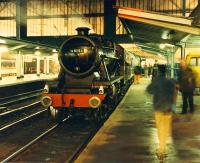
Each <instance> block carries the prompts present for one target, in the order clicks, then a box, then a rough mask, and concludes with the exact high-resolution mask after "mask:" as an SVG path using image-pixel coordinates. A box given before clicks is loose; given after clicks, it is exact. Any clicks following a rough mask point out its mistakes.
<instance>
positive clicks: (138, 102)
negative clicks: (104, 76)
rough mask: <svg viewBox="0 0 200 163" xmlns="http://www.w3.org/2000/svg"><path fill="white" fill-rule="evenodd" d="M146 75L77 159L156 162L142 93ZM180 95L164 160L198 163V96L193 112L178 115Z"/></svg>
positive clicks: (153, 133) (149, 110)
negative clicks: (191, 113)
mask: <svg viewBox="0 0 200 163" xmlns="http://www.w3.org/2000/svg"><path fill="white" fill-rule="evenodd" d="M149 82H150V80H149V79H142V80H141V83H140V84H138V85H132V86H131V88H130V89H129V91H128V93H127V95H126V96H125V97H124V99H123V100H122V102H121V103H120V104H119V106H118V107H117V109H116V110H115V111H114V113H113V114H112V115H111V116H110V118H109V119H108V121H107V122H106V123H105V124H104V126H103V127H102V128H101V129H100V131H99V132H98V133H97V134H96V136H95V137H94V138H93V139H92V141H91V142H90V143H89V144H88V146H87V147H86V149H85V150H84V151H83V152H82V154H81V155H80V156H79V158H78V159H77V160H76V161H75V162H77V163H118V162H119V163H122V162H128V163H129V162H130V163H133V162H134V163H157V162H160V161H159V160H158V159H157V157H156V155H155V152H156V149H157V146H158V138H157V130H156V128H155V121H154V112H153V108H152V102H151V97H150V96H149V95H147V94H146V93H145V88H146V86H147V85H148V84H149ZM181 102H182V100H181V96H180V94H179V96H178V100H177V113H176V114H175V115H174V117H173V131H172V136H171V137H170V138H169V141H168V145H167V148H168V155H167V158H166V159H165V160H164V162H166V163H200V127H199V126H200V96H195V98H194V103H195V106H196V110H195V113H194V114H193V115H190V114H187V115H181V114H180V112H181Z"/></svg>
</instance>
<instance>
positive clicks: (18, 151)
mask: <svg viewBox="0 0 200 163" xmlns="http://www.w3.org/2000/svg"><path fill="white" fill-rule="evenodd" d="M69 118H70V117H68V118H65V119H64V120H63V121H62V122H65V121H66V120H68V119H69ZM58 126H59V124H56V125H54V126H52V127H51V128H50V129H48V130H47V131H45V132H44V133H42V134H41V135H39V136H38V137H36V138H35V139H33V140H32V141H30V142H29V143H27V144H26V145H25V146H23V147H22V148H20V149H19V150H17V151H15V152H14V153H12V154H11V155H10V156H8V157H7V158H6V159H4V160H2V161H1V163H6V162H9V161H11V160H12V159H13V158H15V157H16V156H17V155H19V154H20V153H22V152H23V151H25V150H26V149H28V148H29V147H30V146H31V145H33V144H34V143H36V142H37V141H39V140H40V139H41V138H43V137H44V136H46V135H48V134H49V133H50V132H52V131H53V130H54V129H56V128H57V127H58Z"/></svg>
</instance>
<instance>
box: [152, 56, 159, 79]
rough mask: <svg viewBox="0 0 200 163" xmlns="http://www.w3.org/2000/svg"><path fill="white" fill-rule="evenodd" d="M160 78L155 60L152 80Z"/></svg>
mask: <svg viewBox="0 0 200 163" xmlns="http://www.w3.org/2000/svg"><path fill="white" fill-rule="evenodd" d="M157 76H158V64H157V60H155V63H154V65H153V70H152V80H153V79H154V78H155V77H157Z"/></svg>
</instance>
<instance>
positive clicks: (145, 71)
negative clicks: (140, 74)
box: [144, 63, 148, 78]
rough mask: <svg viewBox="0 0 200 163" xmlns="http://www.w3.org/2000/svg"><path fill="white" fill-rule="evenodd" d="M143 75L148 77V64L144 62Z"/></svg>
mask: <svg viewBox="0 0 200 163" xmlns="http://www.w3.org/2000/svg"><path fill="white" fill-rule="evenodd" d="M144 77H145V78H147V77H148V66H147V64H146V63H145V65H144Z"/></svg>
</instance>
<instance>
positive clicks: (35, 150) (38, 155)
mask: <svg viewBox="0 0 200 163" xmlns="http://www.w3.org/2000/svg"><path fill="white" fill-rule="evenodd" d="M110 114H111V113H110ZM108 117H109V116H108ZM46 118H47V117H46V116H44V117H43V118H41V117H40V118H38V119H37V121H32V123H31V124H27V125H26V126H24V125H23V126H21V129H19V128H18V131H19V132H16V133H15V134H12V135H9V136H8V137H6V140H5V137H4V139H3V137H2V138H1V136H0V147H1V148H0V153H1V149H2V145H3V144H5V143H6V149H5V146H3V149H4V154H3V155H1V154H0V161H1V162H46V161H48V162H74V161H75V160H76V158H77V157H78V156H79V154H80V153H81V152H82V150H83V149H84V148H85V147H86V146H87V144H88V143H89V142H90V140H91V139H92V138H93V136H94V135H95V134H96V132H97V131H98V130H99V129H100V128H101V126H102V124H103V122H102V123H100V124H99V125H98V126H95V127H94V125H93V124H91V122H89V121H86V120H84V119H83V118H81V117H68V119H65V121H64V122H63V123H62V124H61V125H56V124H54V123H51V122H49V121H48V120H47V119H46ZM105 121H106V120H105ZM45 126H46V127H45ZM33 131H34V132H33ZM16 138H17V139H16ZM20 138H23V140H22V139H20ZM13 146H14V147H13Z"/></svg>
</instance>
